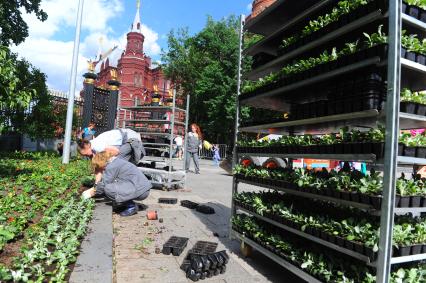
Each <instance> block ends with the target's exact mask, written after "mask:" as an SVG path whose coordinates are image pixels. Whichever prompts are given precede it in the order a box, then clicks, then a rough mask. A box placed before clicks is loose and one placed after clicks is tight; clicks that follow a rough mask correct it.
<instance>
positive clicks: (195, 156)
mask: <svg viewBox="0 0 426 283" xmlns="http://www.w3.org/2000/svg"><path fill="white" fill-rule="evenodd" d="M191 158H192V159H193V160H194V165H195V172H200V163H199V161H198V152H188V151H187V152H186V162H185V170H189V166H190V165H191Z"/></svg>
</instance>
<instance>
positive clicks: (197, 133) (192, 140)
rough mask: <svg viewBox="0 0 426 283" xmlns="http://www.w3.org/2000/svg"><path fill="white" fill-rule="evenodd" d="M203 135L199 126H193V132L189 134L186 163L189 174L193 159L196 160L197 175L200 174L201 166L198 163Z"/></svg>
mask: <svg viewBox="0 0 426 283" xmlns="http://www.w3.org/2000/svg"><path fill="white" fill-rule="evenodd" d="M202 139H203V135H202V134H201V129H200V127H199V126H198V125H197V124H191V132H189V133H188V138H187V144H186V163H185V170H186V172H188V170H189V166H190V164H191V158H192V159H193V160H194V165H195V174H200V164H199V161H198V149H199V148H200V147H201V140H202Z"/></svg>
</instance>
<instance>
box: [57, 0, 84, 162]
mask: <svg viewBox="0 0 426 283" xmlns="http://www.w3.org/2000/svg"><path fill="white" fill-rule="evenodd" d="M83 5H84V0H79V2H78V11H77V23H76V29H75V39H74V52H73V55H72V66H71V79H70V90H69V95H68V107H67V121H66V126H65V141H64V151H63V155H62V163H64V164H68V163H69V161H70V148H71V132H72V118H73V113H74V95H75V83H76V82H75V80H76V78H77V64H78V52H79V48H80V31H81V21H82V18H83Z"/></svg>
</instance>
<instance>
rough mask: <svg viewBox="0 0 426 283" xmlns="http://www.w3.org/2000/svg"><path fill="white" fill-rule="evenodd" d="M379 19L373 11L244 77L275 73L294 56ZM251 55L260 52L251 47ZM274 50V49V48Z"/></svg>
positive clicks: (253, 78) (255, 77)
mask: <svg viewBox="0 0 426 283" xmlns="http://www.w3.org/2000/svg"><path fill="white" fill-rule="evenodd" d="M380 18H383V15H382V13H381V12H380V11H374V12H372V13H370V14H368V15H366V16H364V17H362V18H359V19H357V20H356V21H354V22H352V23H350V24H348V25H345V26H343V27H341V28H339V29H337V30H335V31H333V32H330V33H328V34H325V35H324V36H323V37H321V38H319V39H317V40H315V41H312V42H310V43H308V44H306V45H303V46H302V47H299V48H297V49H296V50H293V51H291V52H289V53H287V54H284V55H283V56H280V57H278V58H276V59H275V60H272V61H270V62H268V63H266V64H264V65H262V66H260V67H259V68H256V69H254V70H252V71H250V72H249V73H247V74H246V75H245V76H244V77H245V78H247V79H250V80H257V79H259V78H261V77H264V76H266V75H268V74H270V73H271V72H276V71H279V70H280V69H281V68H282V67H283V63H285V62H287V61H289V60H291V59H293V58H295V57H296V56H298V55H300V54H303V53H304V52H307V51H309V50H311V49H313V48H316V47H318V46H320V45H321V44H324V43H326V42H329V41H331V40H334V39H336V38H338V37H340V36H342V35H344V34H346V33H349V32H351V31H353V30H355V29H357V28H359V27H361V26H363V25H366V24H368V23H371V22H373V21H375V20H378V19H380ZM251 49H252V53H255V52H260V51H259V50H257V49H256V47H255V46H253V47H252V48H251ZM275 49H276V48H275Z"/></svg>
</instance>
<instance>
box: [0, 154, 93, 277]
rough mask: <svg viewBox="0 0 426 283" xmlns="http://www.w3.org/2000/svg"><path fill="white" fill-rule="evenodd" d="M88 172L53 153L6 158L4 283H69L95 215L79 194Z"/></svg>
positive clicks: (1, 248)
mask: <svg viewBox="0 0 426 283" xmlns="http://www.w3.org/2000/svg"><path fill="white" fill-rule="evenodd" d="M89 172H90V171H89V167H88V163H87V161H82V160H76V161H72V162H71V163H70V164H69V165H66V166H65V165H62V164H61V160H60V158H59V157H57V156H55V155H52V154H45V153H15V154H9V155H2V156H1V161H0V196H1V198H0V281H2V282H8V281H16V282H21V281H25V282H26V281H29V280H33V281H37V282H45V281H59V282H62V281H66V277H67V275H68V274H69V272H70V267H71V265H72V263H74V262H75V260H76V256H77V254H78V247H79V246H80V241H81V239H82V237H83V236H84V234H85V231H86V226H87V224H88V222H89V220H90V217H91V214H92V208H93V202H92V201H83V200H81V199H80V198H79V195H78V193H77V191H78V189H79V188H80V187H81V180H82V179H83V178H84V177H85V176H87V175H88V174H89ZM86 181H87V180H86Z"/></svg>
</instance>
